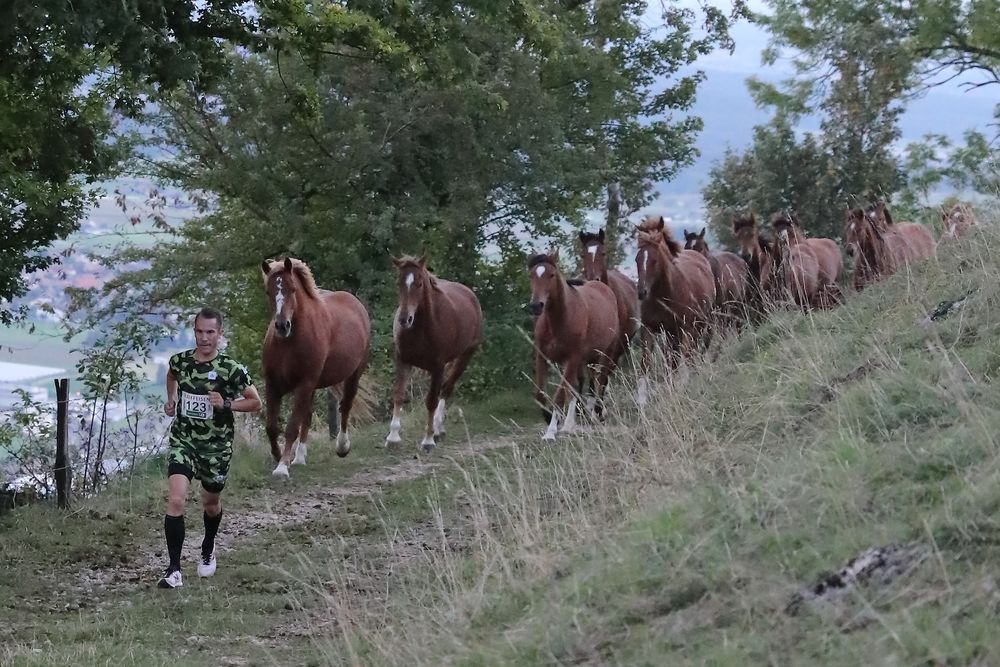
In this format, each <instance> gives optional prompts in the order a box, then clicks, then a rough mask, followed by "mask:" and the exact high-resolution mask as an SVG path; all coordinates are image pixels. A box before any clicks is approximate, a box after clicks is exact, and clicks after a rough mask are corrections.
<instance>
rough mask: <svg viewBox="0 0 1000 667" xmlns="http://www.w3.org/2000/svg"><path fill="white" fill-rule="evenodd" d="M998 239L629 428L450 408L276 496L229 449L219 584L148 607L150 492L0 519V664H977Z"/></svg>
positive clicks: (968, 247)
mask: <svg viewBox="0 0 1000 667" xmlns="http://www.w3.org/2000/svg"><path fill="white" fill-rule="evenodd" d="M998 246H1000V234H998V233H997V232H996V231H995V230H994V229H992V228H987V229H986V230H982V231H980V232H979V233H978V234H977V235H975V237H974V238H971V239H968V240H966V241H962V242H957V243H953V244H950V245H949V246H947V247H944V248H942V250H941V252H940V257H939V261H937V262H928V263H926V264H924V265H921V266H919V267H914V268H913V269H912V270H911V271H909V272H907V273H905V274H900V275H897V276H895V277H894V278H893V279H892V280H889V281H887V282H885V283H883V284H880V285H877V286H874V287H872V288H870V289H869V290H866V291H865V292H864V293H863V294H861V295H855V296H853V297H852V298H850V299H849V301H848V303H847V305H845V306H844V307H842V308H840V309H838V310H836V311H830V312H822V313H814V314H810V315H808V316H803V315H799V314H795V313H791V312H787V313H779V314H777V315H776V316H774V317H773V318H772V319H771V320H769V321H768V322H767V323H766V324H764V325H762V326H761V327H759V328H758V329H757V330H755V331H752V332H747V333H745V334H743V335H742V336H741V337H740V338H738V339H732V340H726V341H722V342H721V343H720V344H719V345H718V347H717V348H716V349H714V350H712V351H710V353H709V354H708V355H707V357H706V358H705V359H702V360H699V361H697V362H696V363H693V364H691V365H688V366H685V367H683V368H682V369H680V370H679V371H678V372H677V373H675V374H673V375H672V376H671V377H670V378H669V379H668V380H667V381H665V382H664V383H663V384H661V385H660V390H659V391H658V392H657V393H656V396H655V398H654V400H652V401H651V404H650V405H649V406H647V408H646V410H645V412H644V413H643V414H640V413H639V412H638V411H637V409H636V406H635V401H634V391H633V388H632V387H631V382H630V381H629V377H630V376H629V375H628V374H625V376H624V377H623V378H620V382H618V383H616V385H615V387H614V389H613V392H612V396H611V397H610V406H609V412H610V417H609V419H608V421H607V423H605V424H604V425H602V426H600V427H597V428H592V429H589V430H585V431H583V432H581V433H580V434H579V435H578V436H574V437H571V438H563V439H560V440H559V441H557V442H556V443H555V444H554V445H542V444H541V443H540V442H539V440H538V436H539V433H540V428H541V425H540V423H539V422H537V421H536V420H538V416H537V414H536V413H537V410H536V409H534V408H532V407H531V406H530V403H527V402H525V401H524V400H522V399H521V398H516V399H511V400H509V401H506V400H500V399H498V400H496V401H493V402H491V404H490V405H486V406H468V409H467V411H466V413H467V416H468V418H469V424H468V426H469V428H468V430H467V432H463V433H462V435H461V436H459V433H458V431H459V430H460V429H458V428H454V427H453V432H452V433H451V434H449V436H450V439H449V442H448V443H447V444H446V445H444V446H442V447H440V448H439V450H438V451H437V452H435V453H434V454H433V455H431V456H430V457H421V458H413V456H414V455H413V454H412V453H409V454H406V455H403V456H395V455H391V454H388V453H386V452H384V451H382V450H380V449H378V448H377V445H378V443H379V442H380V440H381V437H382V436H384V433H383V432H382V431H383V428H384V427H383V425H378V426H376V427H372V428H371V429H370V430H368V431H365V432H364V433H363V434H359V436H358V437H357V438H355V451H354V452H353V453H352V454H351V457H349V458H348V459H346V460H344V461H339V460H336V459H335V457H333V455H332V453H331V452H330V451H329V450H328V449H327V448H323V447H321V446H316V447H313V448H312V450H313V451H315V452H316V454H317V456H316V457H315V459H314V460H312V461H310V465H309V466H308V468H306V469H304V470H301V471H300V470H293V479H292V481H291V483H290V484H288V485H273V483H272V481H271V480H270V478H269V476H268V474H267V470H268V462H267V460H266V454H265V453H264V451H263V447H262V446H261V445H259V444H254V445H253V446H251V447H249V448H248V449H247V450H246V452H245V453H244V454H243V455H241V457H240V458H239V459H238V461H239V465H238V467H237V468H238V469H237V471H236V473H235V475H234V478H233V482H232V489H231V491H227V497H228V503H229V504H228V505H227V510H226V511H227V515H226V519H225V521H226V523H225V526H226V527H225V528H224V531H223V532H224V534H225V536H224V538H223V539H224V541H223V542H222V545H221V546H222V549H221V555H220V572H219V575H217V576H216V577H215V578H214V579H211V580H204V581H197V580H193V577H191V576H190V574H193V572H191V573H190V574H189V578H188V580H187V581H186V584H187V585H186V586H185V587H184V589H181V590H180V591H171V592H169V593H171V595H164V594H163V592H161V591H156V590H154V589H152V588H151V580H150V574H151V573H150V572H148V569H149V568H150V567H151V566H152V564H153V563H155V562H157V561H158V560H159V559H161V558H162V553H157V551H158V550H159V549H160V548H161V547H160V544H161V542H160V528H161V521H162V516H161V512H162V505H161V498H162V481H161V480H160V479H159V477H157V476H156V475H153V476H151V477H150V478H149V479H146V480H136V481H134V483H133V485H132V487H131V489H130V488H128V487H122V488H118V489H116V490H115V491H114V493H111V494H109V495H107V496H104V497H102V498H99V499H96V500H94V501H91V502H88V503H86V504H84V505H82V506H80V507H79V508H78V509H77V510H76V512H77V513H76V514H75V515H72V516H69V517H65V516H61V515H57V514H56V513H55V512H53V511H51V510H47V509H45V508H37V507H36V508H29V509H26V510H23V511H21V512H18V513H15V514H14V515H13V518H12V519H10V520H7V521H5V523H4V524H2V525H0V562H2V563H3V567H4V570H5V572H6V573H9V574H8V576H5V577H2V578H0V663H3V664H46V665H48V664H75V665H76V664H142V665H147V664H168V663H169V664H171V665H186V664H192V665H196V664H211V665H220V664H221V665H227V664H230V665H231V664H281V665H283V664H386V665H396V664H428V665H437V664H446V663H447V664H472V665H494V664H566V663H589V664H649V665H661V664H686V663H697V664H704V663H711V664H740V665H742V664H750V663H765V664H767V663H775V664H817V663H820V664H873V663H875V664H879V663H899V664H914V663H927V664H975V663H980V664H993V663H996V662H1000V638H998V637H997V635H996V633H995V632H994V631H993V628H994V626H995V625H996V622H997V613H998V610H1000V587H998V585H997V580H996V577H997V575H996V562H997V559H998V556H1000V549H998V544H1000V523H998V520H997V519H996V518H995V515H996V508H997V507H998V506H1000V466H998V463H1000V459H998V456H997V450H996V445H995V437H994V434H995V433H996V432H997V427H998V426H1000V395H998V392H997V391H996V390H995V387H994V386H993V382H994V377H995V376H996V375H997V373H998V372H1000V336H998V335H997V334H998V328H1000V311H998V309H997V304H998V301H1000V281H998V278H1000V258H997V257H996V256H995V254H994V252H993V248H995V247H998ZM941 302H945V304H946V305H945V307H941V308H938V306H939V304H941ZM931 313H937V315H936V319H930V318H929V317H928V315H929V314H931ZM526 395H527V392H519V393H517V394H515V396H517V397H521V396H526ZM410 415H411V417H410V419H411V422H413V423H415V422H417V421H419V408H416V409H415V410H414V411H413V412H411V413H410ZM512 418H513V419H512ZM411 431H412V429H411ZM411 435H412V433H411ZM189 516H195V517H196V516H197V514H196V513H194V514H191V513H189ZM198 523H199V522H198V521H196V520H190V521H189V526H191V525H192V524H195V525H194V526H192V527H191V528H189V531H188V534H189V539H188V544H187V550H188V551H187V553H188V555H189V562H190V557H191V556H193V554H194V553H195V550H196V545H197V539H199V538H200V526H198V525H197V524H198ZM872 548H881V549H882V550H881V551H877V552H876V551H869V550H870V549H872ZM859 556H861V558H858V560H857V561H855V562H854V563H853V564H852V565H851V567H850V568H846V569H845V570H843V571H840V572H836V573H835V574H834V575H832V576H824V573H827V572H832V571H837V570H839V569H840V568H842V567H844V566H845V565H846V564H847V563H848V562H849V561H851V560H852V559H855V558H856V557H859ZM189 569H191V568H189ZM855 574H858V576H859V578H861V579H863V583H861V584H860V585H857V586H850V587H848V586H847V585H846V583H847V580H848V579H849V578H851V577H853V576H854V575H855ZM869 575H870V576H869ZM840 584H845V585H843V586H841V585H840ZM173 593H177V595H172V594H173Z"/></svg>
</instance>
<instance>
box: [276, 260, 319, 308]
mask: <svg viewBox="0 0 1000 667" xmlns="http://www.w3.org/2000/svg"><path fill="white" fill-rule="evenodd" d="M288 259H289V260H290V261H291V262H292V273H294V274H295V276H296V277H297V278H298V279H299V281H300V282H301V283H302V289H303V290H305V293H306V295H307V296H309V297H310V298H313V299H318V298H319V288H318V287H317V286H316V278H314V277H313V274H312V270H311V269H310V268H309V266H308V265H307V264H306V263H305V262H303V261H302V260H301V259H295V258H294V257H289V258H288ZM268 267H269V269H270V270H269V271H268V272H267V275H265V276H264V286H265V287H266V286H267V279H268V276H270V275H271V274H272V273H274V271H275V269H280V270H281V271H284V270H285V260H283V259H275V260H271V261H269V262H268Z"/></svg>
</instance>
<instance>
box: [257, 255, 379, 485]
mask: <svg viewBox="0 0 1000 667" xmlns="http://www.w3.org/2000/svg"><path fill="white" fill-rule="evenodd" d="M261 271H262V272H263V274H264V289H265V291H266V292H267V295H268V305H269V306H270V309H271V323H270V324H269V325H268V327H267V334H266V335H265V336H264V349H263V367H264V368H263V369H264V382H265V387H264V391H265V396H266V399H267V437H268V440H270V442H271V455H272V456H273V457H274V460H275V461H276V462H277V464H278V465H277V466H276V467H275V469H274V472H273V473H272V474H273V475H274V476H275V477H286V478H287V477H288V464H289V459H291V457H292V452H293V451H294V452H295V459H294V460H292V461H291V463H293V464H304V463H305V462H306V440H307V437H308V435H309V426H310V424H311V422H312V407H313V395H314V393H315V391H316V390H317V389H321V388H323V387H329V388H330V395H329V396H330V398H329V400H330V411H331V413H332V412H334V411H335V410H336V408H337V400H336V395H335V393H334V392H335V390H336V388H337V387H338V386H341V385H342V387H341V388H340V431H339V433H338V434H337V455H338V456H347V454H348V452H350V451H351V439H350V436H349V435H348V416H349V415H350V413H351V405H352V404H353V403H354V397H355V395H356V394H357V391H358V383H359V382H360V380H361V375H362V373H364V371H365V367H366V365H367V363H368V353H369V349H370V347H371V325H370V323H369V321H368V312H367V311H366V310H365V307H364V306H363V305H361V302H360V301H358V299H357V297H355V296H354V295H353V294H350V293H348V292H330V291H327V290H322V289H319V288H318V287H316V281H315V280H314V279H313V275H312V272H311V271H310V270H309V267H308V266H306V264H305V263H304V262H302V261H301V260H298V259H292V258H290V257H289V258H286V259H285V260H284V261H283V262H282V261H265V262H264V263H263V265H262V266H261ZM288 393H292V394H294V396H295V402H294V406H293V407H292V413H291V415H290V416H289V418H288V424H287V425H286V426H285V447H284V451H282V450H281V449H280V448H279V447H278V415H279V414H280V412H281V399H282V398H283V397H284V395H285V394H288ZM331 421H332V419H331ZM331 435H332V434H331ZM296 444H297V445H298V446H296Z"/></svg>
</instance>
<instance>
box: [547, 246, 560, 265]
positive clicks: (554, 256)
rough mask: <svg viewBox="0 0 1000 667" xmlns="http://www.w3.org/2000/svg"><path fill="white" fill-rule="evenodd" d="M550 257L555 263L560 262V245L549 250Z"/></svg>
mask: <svg viewBox="0 0 1000 667" xmlns="http://www.w3.org/2000/svg"><path fill="white" fill-rule="evenodd" d="M549 259H551V260H552V263H553V264H555V263H558V262H559V246H556V247H554V248H552V249H551V250H549Z"/></svg>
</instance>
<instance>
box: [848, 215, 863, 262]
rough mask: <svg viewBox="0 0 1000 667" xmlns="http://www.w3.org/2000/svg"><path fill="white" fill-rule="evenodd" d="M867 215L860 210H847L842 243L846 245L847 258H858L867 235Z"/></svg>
mask: <svg viewBox="0 0 1000 667" xmlns="http://www.w3.org/2000/svg"><path fill="white" fill-rule="evenodd" d="M867 228H868V222H867V215H866V214H865V211H864V210H862V209H860V208H849V209H847V215H846V219H845V223H844V243H845V244H846V245H847V255H848V257H854V255H855V254H858V255H859V256H860V254H861V250H862V243H863V242H864V239H865V236H866V235H867Z"/></svg>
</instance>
